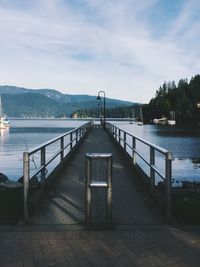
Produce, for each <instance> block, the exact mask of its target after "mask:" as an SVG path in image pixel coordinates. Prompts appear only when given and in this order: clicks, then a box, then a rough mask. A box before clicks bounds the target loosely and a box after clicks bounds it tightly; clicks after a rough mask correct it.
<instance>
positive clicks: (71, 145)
mask: <svg viewBox="0 0 200 267" xmlns="http://www.w3.org/2000/svg"><path fill="white" fill-rule="evenodd" d="M72 138H73V136H72V132H71V133H70V150H72V147H73V143H72Z"/></svg>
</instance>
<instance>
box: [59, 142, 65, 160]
mask: <svg viewBox="0 0 200 267" xmlns="http://www.w3.org/2000/svg"><path fill="white" fill-rule="evenodd" d="M63 149H64V137H61V139H60V150H61V152H60V162H62V161H63V159H64V150H63Z"/></svg>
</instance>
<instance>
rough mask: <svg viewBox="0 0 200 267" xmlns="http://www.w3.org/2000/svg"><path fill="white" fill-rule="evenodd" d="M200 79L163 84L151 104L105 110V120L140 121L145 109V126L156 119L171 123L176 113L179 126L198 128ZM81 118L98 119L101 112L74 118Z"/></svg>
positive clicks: (80, 112) (79, 112)
mask: <svg viewBox="0 0 200 267" xmlns="http://www.w3.org/2000/svg"><path fill="white" fill-rule="evenodd" d="M198 103H199V106H200V75H195V76H194V77H192V78H191V80H190V81H188V79H181V80H179V82H178V83H177V85H176V84H175V82H174V81H172V82H170V81H169V82H164V83H163V85H162V86H160V87H159V89H158V90H157V91H156V95H155V97H154V98H152V99H151V100H150V102H149V103H148V104H143V105H142V104H134V105H132V106H129V107H117V108H108V109H106V117H109V118H131V117H133V110H134V116H135V117H136V118H137V117H139V107H141V106H142V110H143V117H144V122H145V123H151V122H152V121H153V119H155V118H157V119H158V118H162V117H166V118H168V119H170V117H171V113H172V112H174V113H175V117H176V122H177V124H180V125H189V124H192V125H197V124H199V122H200V108H198ZM74 114H76V115H77V116H78V117H99V116H100V114H102V112H101V108H100V107H99V108H96V109H84V110H83V109H80V110H77V111H75V112H74V113H73V114H72V117H73V116H74Z"/></svg>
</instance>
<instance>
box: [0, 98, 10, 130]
mask: <svg viewBox="0 0 200 267" xmlns="http://www.w3.org/2000/svg"><path fill="white" fill-rule="evenodd" d="M7 127H10V121H9V120H8V119H7V118H6V116H5V115H4V114H3V107H2V101H1V96H0V129H6V128H7Z"/></svg>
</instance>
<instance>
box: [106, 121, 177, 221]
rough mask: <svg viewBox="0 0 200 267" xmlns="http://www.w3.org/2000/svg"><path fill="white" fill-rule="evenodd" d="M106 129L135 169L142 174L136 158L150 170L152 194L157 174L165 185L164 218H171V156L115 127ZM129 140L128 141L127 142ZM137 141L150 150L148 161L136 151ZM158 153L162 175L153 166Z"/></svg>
mask: <svg viewBox="0 0 200 267" xmlns="http://www.w3.org/2000/svg"><path fill="white" fill-rule="evenodd" d="M106 129H107V130H108V132H109V133H110V134H111V135H112V137H113V138H114V139H115V140H116V141H117V142H118V143H119V145H120V146H121V147H122V148H123V149H124V151H125V152H126V153H127V154H128V155H129V156H130V157H131V159H132V163H133V165H137V167H138V168H139V169H140V170H141V171H142V172H143V173H145V172H144V171H143V169H142V168H141V166H139V164H137V157H136V156H138V157H139V158H140V159H141V160H142V161H143V162H144V163H145V164H146V165H148V166H149V168H150V175H149V176H148V175H147V174H146V173H145V174H146V175H147V176H148V177H149V179H150V188H151V191H152V192H153V191H154V189H155V175H156V174H157V175H158V176H159V177H160V178H161V180H162V181H163V182H164V184H165V189H166V190H165V192H166V195H165V198H166V202H165V203H166V204H165V205H166V216H167V218H170V217H171V179H172V154H171V152H169V151H168V150H166V149H164V148H162V147H159V146H157V145H154V144H152V143H150V142H148V141H146V140H144V139H142V138H140V137H137V136H134V135H132V134H130V133H128V132H125V131H124V130H122V129H120V128H118V127H117V126H115V125H113V124H111V123H108V122H107V123H106ZM127 139H129V140H127ZM137 141H138V142H140V143H142V144H144V145H145V146H147V147H149V148H150V152H149V160H148V159H147V158H145V157H144V156H143V155H142V153H141V152H140V151H139V150H138V149H137ZM128 149H129V150H130V151H131V154H130V153H128ZM156 152H157V153H160V154H162V155H163V156H164V158H165V164H164V173H162V172H161V171H160V170H159V169H158V168H157V167H156V165H155V158H156V156H155V154H156Z"/></svg>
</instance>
